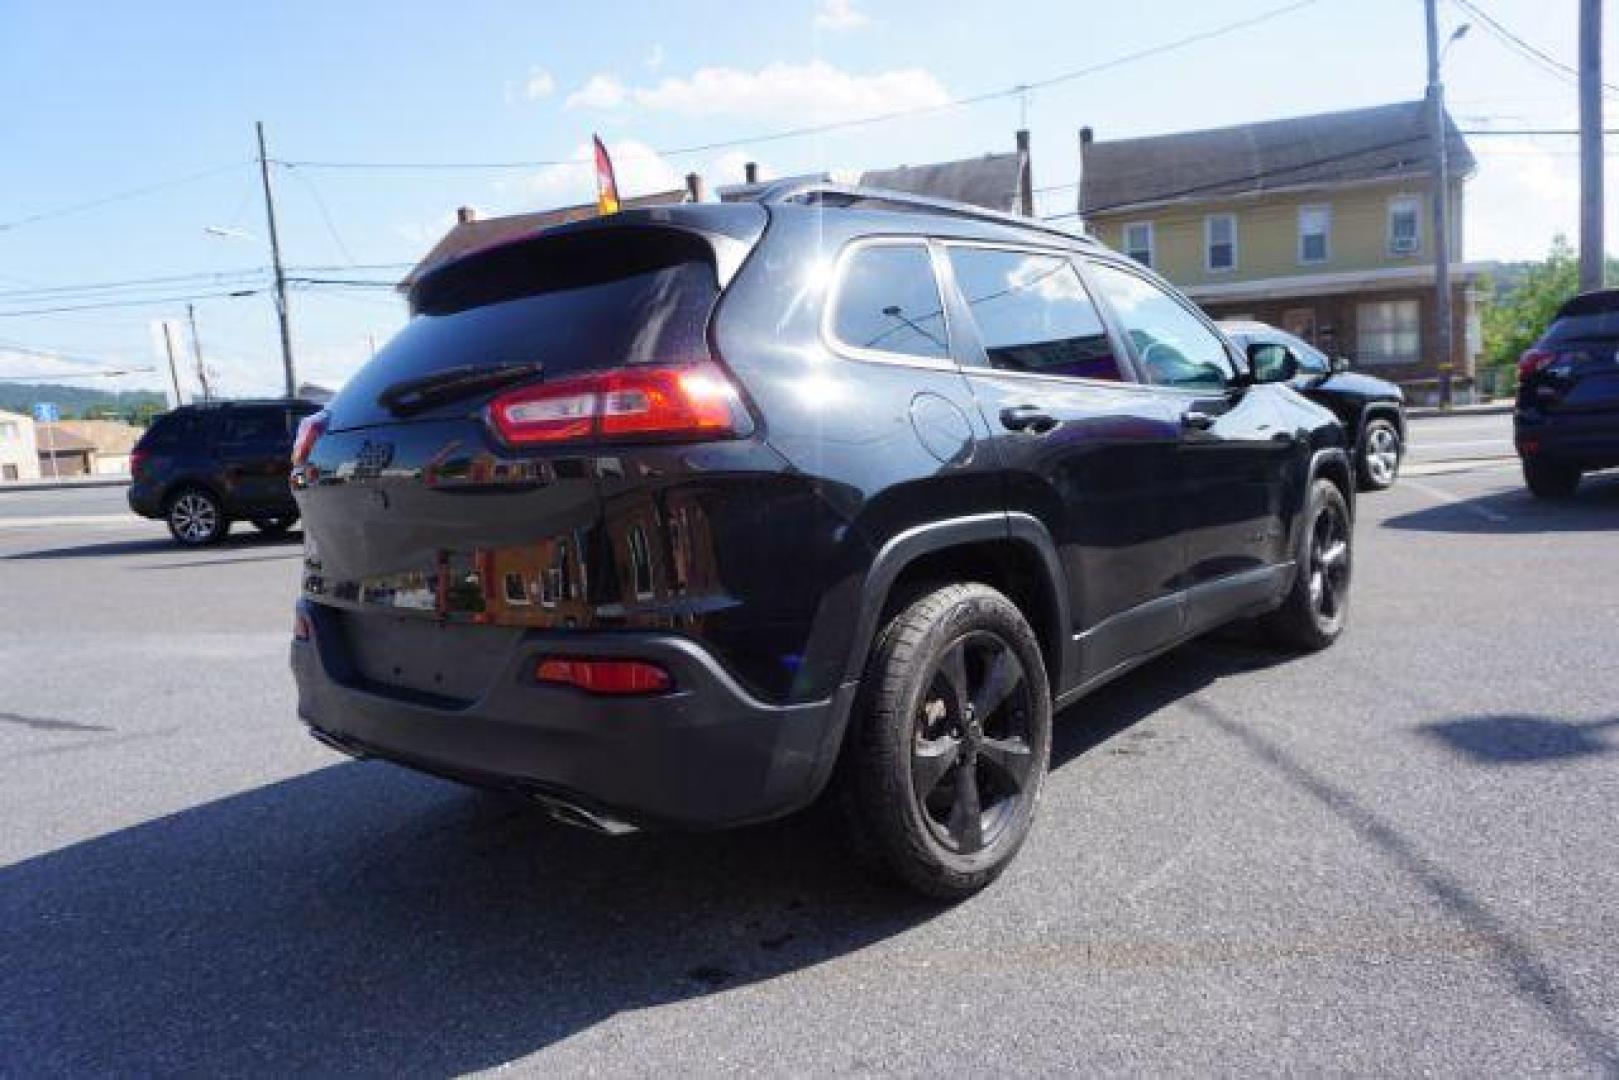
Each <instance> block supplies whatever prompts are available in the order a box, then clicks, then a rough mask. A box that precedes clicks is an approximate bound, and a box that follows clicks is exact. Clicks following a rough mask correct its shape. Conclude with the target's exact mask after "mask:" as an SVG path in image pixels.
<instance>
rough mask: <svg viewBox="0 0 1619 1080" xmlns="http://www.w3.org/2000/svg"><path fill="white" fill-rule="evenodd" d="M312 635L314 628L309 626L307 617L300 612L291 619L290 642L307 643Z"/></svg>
mask: <svg viewBox="0 0 1619 1080" xmlns="http://www.w3.org/2000/svg"><path fill="white" fill-rule="evenodd" d="M314 635H315V631H314V628H313V627H312V626H310V625H309V616H308V615H305V614H304V613H303V612H301V611H300V612H298V613H297V614H296V615H294V616H293V617H292V640H294V641H308V640H309V639H310V638H312V637H314Z"/></svg>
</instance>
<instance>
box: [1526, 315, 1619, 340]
mask: <svg viewBox="0 0 1619 1080" xmlns="http://www.w3.org/2000/svg"><path fill="white" fill-rule="evenodd" d="M1592 338H1619V311H1593V312H1591V313H1589V314H1586V315H1564V316H1563V317H1562V318H1560V319H1558V320H1557V321H1556V322H1554V323H1552V325H1551V328H1550V329H1548V330H1547V331H1546V336H1545V337H1544V338H1542V339H1541V342H1542V344H1545V345H1558V344H1561V343H1562V342H1565V341H1589V340H1590V339H1592Z"/></svg>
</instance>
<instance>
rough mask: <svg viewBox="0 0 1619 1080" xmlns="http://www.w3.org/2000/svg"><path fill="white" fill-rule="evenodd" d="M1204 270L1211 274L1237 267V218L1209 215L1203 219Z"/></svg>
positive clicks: (1230, 215)
mask: <svg viewBox="0 0 1619 1080" xmlns="http://www.w3.org/2000/svg"><path fill="white" fill-rule="evenodd" d="M1203 248H1204V253H1205V257H1204V261H1203V265H1204V268H1205V269H1207V270H1209V271H1210V272H1211V273H1212V272H1217V271H1220V270H1231V269H1234V268H1235V267H1236V265H1237V216H1236V215H1235V214H1210V215H1209V216H1208V217H1206V218H1204V219H1203Z"/></svg>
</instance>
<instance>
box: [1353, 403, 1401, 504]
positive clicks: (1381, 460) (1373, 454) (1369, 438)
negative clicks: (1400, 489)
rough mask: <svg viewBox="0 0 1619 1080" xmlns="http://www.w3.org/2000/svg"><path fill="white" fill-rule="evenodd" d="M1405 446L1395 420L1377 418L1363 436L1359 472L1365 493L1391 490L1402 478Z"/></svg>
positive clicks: (1367, 424)
mask: <svg viewBox="0 0 1619 1080" xmlns="http://www.w3.org/2000/svg"><path fill="white" fill-rule="evenodd" d="M1404 456H1405V444H1404V442H1403V441H1402V440H1401V439H1400V429H1399V428H1397V427H1395V426H1394V423H1393V421H1390V420H1385V419H1383V418H1382V417H1373V418H1372V419H1371V420H1368V421H1366V427H1365V428H1364V429H1362V431H1361V433H1360V452H1359V453H1358V454H1357V455H1356V458H1357V460H1356V462H1355V470H1356V472H1357V473H1358V476H1357V479H1358V480H1359V482H1360V488H1361V490H1362V491H1387V490H1388V489H1389V488H1391V487H1393V486H1394V481H1395V478H1396V477H1398V476H1399V475H1400V461H1401V459H1402V458H1403V457H1404Z"/></svg>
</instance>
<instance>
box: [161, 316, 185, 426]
mask: <svg viewBox="0 0 1619 1080" xmlns="http://www.w3.org/2000/svg"><path fill="white" fill-rule="evenodd" d="M163 349H164V351H165V352H167V353H168V354H169V378H170V379H171V380H173V382H174V407H175V408H176V409H178V408H179V407H180V406H182V405H184V404H185V403H186V399H185V398H183V397H181V396H180V369H179V368H178V367H176V366H175V363H174V324H173V323H172V322H170V321H169V320H168V319H164V320H163Z"/></svg>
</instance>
